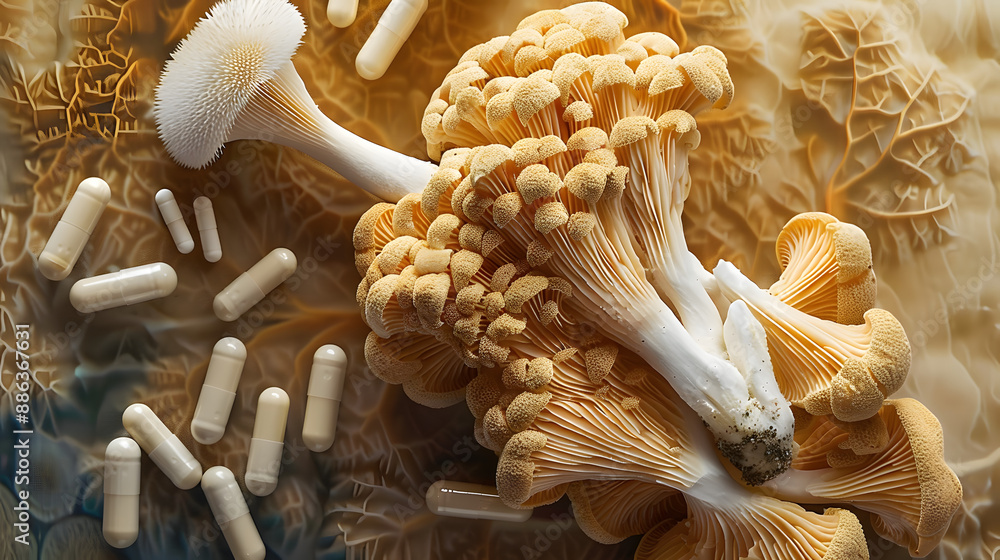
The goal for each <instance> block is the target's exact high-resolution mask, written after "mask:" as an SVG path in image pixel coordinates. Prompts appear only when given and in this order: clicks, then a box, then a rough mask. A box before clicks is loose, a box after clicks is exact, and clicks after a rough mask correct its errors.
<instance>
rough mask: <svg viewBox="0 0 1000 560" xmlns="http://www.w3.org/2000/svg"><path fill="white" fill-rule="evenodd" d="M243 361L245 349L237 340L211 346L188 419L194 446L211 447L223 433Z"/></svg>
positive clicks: (227, 340) (231, 338) (245, 357)
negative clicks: (209, 355)
mask: <svg viewBox="0 0 1000 560" xmlns="http://www.w3.org/2000/svg"><path fill="white" fill-rule="evenodd" d="M246 359H247V347H246V346H244V345H243V343H242V342H240V340H239V339H238V338H233V337H231V336H229V337H226V338H223V339H222V340H220V341H218V342H216V343H215V349H214V350H212V359H211V360H209V362H208V372H207V373H205V383H204V384H203V385H202V386H201V394H200V395H199V396H198V404H197V406H195V409H194V419H193V420H191V435H192V436H194V439H195V441H197V442H198V443H200V444H202V445H210V444H213V443H215V442H217V441H219V440H220V439H222V435H223V434H224V433H226V424H228V423H229V413H230V412H232V410H233V401H234V400H235V399H236V387H238V386H239V384H240V376H241V375H242V374H243V363H244V362H246Z"/></svg>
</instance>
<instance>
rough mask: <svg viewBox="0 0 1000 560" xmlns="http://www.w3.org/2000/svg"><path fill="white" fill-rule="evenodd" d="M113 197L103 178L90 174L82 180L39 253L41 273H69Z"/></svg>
mask: <svg viewBox="0 0 1000 560" xmlns="http://www.w3.org/2000/svg"><path fill="white" fill-rule="evenodd" d="M110 200H111V187H109V186H108V184H107V183H105V182H104V180H103V179H99V178H97V177H90V178H88V179H84V180H83V182H81V183H80V186H78V187H77V188H76V192H75V193H73V197H72V198H71V199H70V200H69V205H68V206H66V210H65V211H64V212H63V215H62V217H61V218H59V223H58V224H56V228H55V229H54V230H52V236H51V237H49V240H48V242H47V243H45V248H44V249H42V253H41V254H40V255H38V269H39V270H40V271H41V272H42V275H44V276H45V277H46V278H48V279H49V280H62V279H63V278H66V277H67V276H69V273H70V272H72V270H73V267H74V266H76V261H77V259H79V258H80V254H81V253H83V247H84V246H85V245H86V244H87V240H89V239H90V234H91V233H94V228H95V227H96V226H97V220H99V219H100V218H101V214H103V213H104V209H105V208H107V206H108V201H110Z"/></svg>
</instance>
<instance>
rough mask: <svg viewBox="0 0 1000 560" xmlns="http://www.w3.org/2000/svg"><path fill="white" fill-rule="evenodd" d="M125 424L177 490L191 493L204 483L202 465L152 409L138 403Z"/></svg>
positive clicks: (125, 416) (128, 412)
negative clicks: (200, 481) (192, 489)
mask: <svg viewBox="0 0 1000 560" xmlns="http://www.w3.org/2000/svg"><path fill="white" fill-rule="evenodd" d="M122 424H124V425H125V430H126V431H128V433H129V435H131V436H132V438H134V439H135V441H136V442H137V443H138V444H139V447H141V448H142V450H143V451H145V452H146V454H147V455H149V458H150V459H152V460H153V463H154V464H155V465H156V466H157V467H159V468H160V470H161V471H163V474H165V475H167V478H169V479H170V481H171V482H173V483H174V486H177V487H178V488H180V489H181V490H190V489H191V488H194V487H195V486H196V485H197V484H198V481H199V480H201V463H199V462H198V460H197V459H195V458H194V455H191V452H190V451H188V448H187V447H184V444H183V443H181V440H179V439H177V436H176V435H174V434H173V433H171V432H170V430H168V429H167V427H166V426H164V425H163V422H162V421H160V419H159V417H157V416H156V414H155V413H154V412H153V411H152V410H150V408H149V407H148V406H146V405H144V404H142V403H136V404H133V405H132V406H130V407H128V408H126V409H125V413H124V414H122Z"/></svg>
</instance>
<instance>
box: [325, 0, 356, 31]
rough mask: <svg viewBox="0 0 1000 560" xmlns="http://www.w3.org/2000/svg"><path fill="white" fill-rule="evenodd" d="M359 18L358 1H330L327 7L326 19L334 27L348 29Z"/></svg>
mask: <svg viewBox="0 0 1000 560" xmlns="http://www.w3.org/2000/svg"><path fill="white" fill-rule="evenodd" d="M356 17H358V0H330V2H329V3H328V4H327V5H326V19H328V20H330V23H332V24H333V26H334V27H347V26H349V25H351V24H352V23H354V18H356Z"/></svg>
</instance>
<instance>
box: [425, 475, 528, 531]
mask: <svg viewBox="0 0 1000 560" xmlns="http://www.w3.org/2000/svg"><path fill="white" fill-rule="evenodd" d="M426 497H427V509H429V510H431V513H434V514H437V515H445V516H448V517H464V518H466V519H492V520H494V521H517V522H521V521H527V520H528V518H529V517H531V513H532V511H533V510H532V509H513V508H511V507H508V506H507V505H506V504H504V503H503V502H502V501H501V500H500V496H499V495H497V489H496V488H494V487H492V486H484V485H482V484H472V483H469V482H453V481H450V480H438V481H437V482H435V483H434V484H431V487H430V488H428V489H427V496H426Z"/></svg>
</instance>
